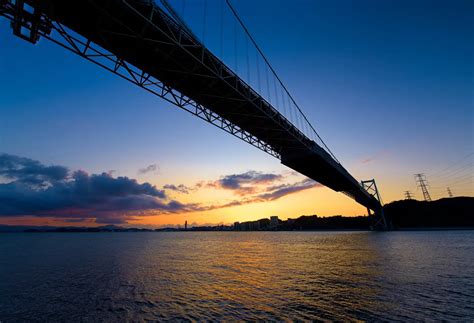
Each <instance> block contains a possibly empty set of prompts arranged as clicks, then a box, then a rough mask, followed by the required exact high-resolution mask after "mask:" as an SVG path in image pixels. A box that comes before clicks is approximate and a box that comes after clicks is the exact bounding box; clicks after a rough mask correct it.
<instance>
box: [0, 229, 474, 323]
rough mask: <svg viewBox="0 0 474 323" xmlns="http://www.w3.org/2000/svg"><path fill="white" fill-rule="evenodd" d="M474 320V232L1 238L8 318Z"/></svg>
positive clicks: (2, 309)
mask: <svg viewBox="0 0 474 323" xmlns="http://www.w3.org/2000/svg"><path fill="white" fill-rule="evenodd" d="M288 319H291V320H293V319H301V320H320V319H321V320H327V319H329V320H339V321H347V320H355V319H361V320H369V321H375V320H394V319H395V320H401V321H411V320H436V321H437V320H450V321H453V320H456V321H470V322H472V321H473V320H474V231H426V232H421V231H418V232H176V233H172V232H156V233H155V232H147V233H141V232H137V233H132V232H130V233H7V234H0V321H1V322H2V323H3V322H17V321H30V320H31V321H65V322H73V321H82V322H95V321H113V322H122V321H148V320H151V321H155V320H160V321H161V320H288Z"/></svg>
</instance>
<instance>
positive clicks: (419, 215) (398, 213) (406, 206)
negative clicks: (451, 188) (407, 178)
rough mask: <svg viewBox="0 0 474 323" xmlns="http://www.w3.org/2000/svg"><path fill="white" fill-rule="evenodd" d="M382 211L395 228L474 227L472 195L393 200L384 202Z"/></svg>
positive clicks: (473, 201) (473, 200)
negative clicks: (434, 199)
mask: <svg viewBox="0 0 474 323" xmlns="http://www.w3.org/2000/svg"><path fill="white" fill-rule="evenodd" d="M384 212H385V216H386V217H387V218H388V219H391V221H392V224H393V226H394V228H395V229H397V228H399V229H403V228H455V227H457V228H466V227H470V228H474V197H453V198H443V199H440V200H436V201H432V202H426V201H417V200H402V201H395V202H391V203H389V204H386V205H385V206H384Z"/></svg>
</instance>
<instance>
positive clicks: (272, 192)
mask: <svg viewBox="0 0 474 323" xmlns="http://www.w3.org/2000/svg"><path fill="white" fill-rule="evenodd" d="M320 186H322V185H321V184H319V183H318V182H315V181H313V180H312V179H309V178H307V179H304V180H302V181H301V182H297V183H294V184H283V185H278V186H273V187H269V188H268V189H267V190H268V193H264V194H260V195H259V196H258V197H259V198H260V199H262V200H264V201H274V200H277V199H279V198H281V197H283V196H286V195H289V194H293V193H297V192H300V191H304V190H307V189H310V188H313V187H320Z"/></svg>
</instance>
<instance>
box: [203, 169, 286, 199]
mask: <svg viewBox="0 0 474 323" xmlns="http://www.w3.org/2000/svg"><path fill="white" fill-rule="evenodd" d="M282 177H283V176H282V175H277V174H271V173H262V172H257V171H253V170H251V171H248V172H245V173H240V174H232V175H226V176H223V177H221V178H220V179H219V180H217V181H214V182H210V183H208V186H209V187H215V188H223V189H226V190H232V191H234V193H236V194H238V195H248V194H253V193H255V192H256V191H257V187H256V186H258V185H262V184H269V183H272V182H275V181H278V180H281V179H282Z"/></svg>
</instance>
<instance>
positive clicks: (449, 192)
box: [446, 187, 453, 197]
mask: <svg viewBox="0 0 474 323" xmlns="http://www.w3.org/2000/svg"><path fill="white" fill-rule="evenodd" d="M446 190H447V191H448V196H449V197H453V193H452V192H451V189H450V188H449V187H447V188H446Z"/></svg>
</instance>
